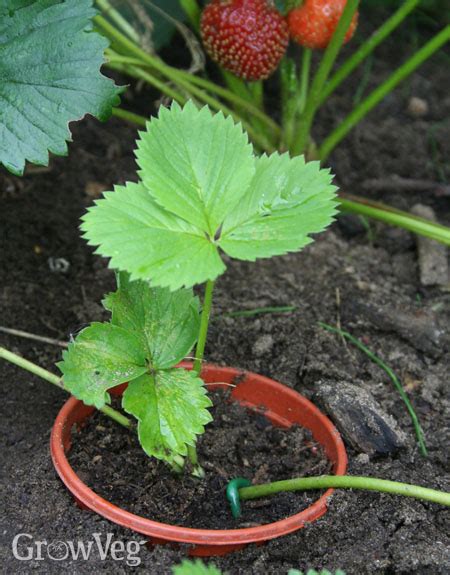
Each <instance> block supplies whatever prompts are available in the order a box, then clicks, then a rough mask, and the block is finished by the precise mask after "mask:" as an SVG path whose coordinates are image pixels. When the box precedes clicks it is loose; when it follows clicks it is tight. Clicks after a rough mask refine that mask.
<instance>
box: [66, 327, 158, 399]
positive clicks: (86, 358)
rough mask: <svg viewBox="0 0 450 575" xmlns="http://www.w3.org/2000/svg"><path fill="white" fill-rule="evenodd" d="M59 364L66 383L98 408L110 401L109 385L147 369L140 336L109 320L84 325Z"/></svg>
mask: <svg viewBox="0 0 450 575" xmlns="http://www.w3.org/2000/svg"><path fill="white" fill-rule="evenodd" d="M58 367H59V369H60V370H61V372H62V374H63V382H64V387H65V388H66V389H67V390H68V391H70V393H72V395H74V396H75V397H77V398H78V399H81V400H82V401H83V402H84V403H86V404H87V405H94V406H95V407H96V408H97V409H98V408H100V407H103V406H104V405H105V403H108V402H109V394H108V393H106V392H107V390H108V389H110V388H112V387H115V386H116V385H119V384H120V383H125V382H126V381H131V380H133V379H134V378H136V377H139V376H140V375H142V374H143V373H145V372H146V371H147V366H146V364H145V348H143V347H142V345H141V341H140V340H139V338H138V337H136V336H135V335H133V334H132V333H130V332H128V331H127V330H125V329H123V328H121V327H118V326H115V325H111V324H107V323H93V324H92V325H90V326H89V327H87V328H86V329H84V330H83V331H82V332H81V333H80V334H79V335H78V336H77V338H76V340H75V342H73V343H71V344H70V345H69V348H68V349H67V351H65V352H64V353H63V361H62V362H60V363H59V364H58Z"/></svg>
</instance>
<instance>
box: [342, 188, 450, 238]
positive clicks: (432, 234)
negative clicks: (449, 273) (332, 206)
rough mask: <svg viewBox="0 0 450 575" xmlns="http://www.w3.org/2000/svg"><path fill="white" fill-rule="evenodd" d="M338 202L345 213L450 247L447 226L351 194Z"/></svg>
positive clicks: (449, 231) (449, 234)
mask: <svg viewBox="0 0 450 575" xmlns="http://www.w3.org/2000/svg"><path fill="white" fill-rule="evenodd" d="M338 201H339V208H340V209H341V210H342V211H344V212H350V213H353V214H361V215H363V216H367V217H369V218H372V219H375V220H379V221H380V222H384V223H386V224H390V225H393V226H397V227H399V228H403V229H405V230H409V231H410V232H413V233H415V234H419V235H421V236H425V237H426V238H431V239H433V240H436V241H437V242H440V243H441V244H445V245H447V246H450V228H447V227H446V226H442V225H440V224H436V223H435V222H432V221H430V220H426V219H424V218H420V217H418V216H413V215H411V214H408V213H407V212H402V211H401V210H397V209H395V208H392V207H390V206H386V205H385V204H382V203H380V202H373V201H371V200H367V199H365V198H357V197H355V196H352V195H350V194H345V195H344V194H341V196H339V197H338Z"/></svg>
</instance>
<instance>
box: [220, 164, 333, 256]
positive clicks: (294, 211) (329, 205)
mask: <svg viewBox="0 0 450 575" xmlns="http://www.w3.org/2000/svg"><path fill="white" fill-rule="evenodd" d="M331 180H332V176H331V175H330V173H329V171H328V170H321V169H320V166H319V163H318V162H309V163H306V164H305V162H304V159H303V158H302V157H298V158H292V159H290V158H289V157H288V156H287V155H283V156H279V155H278V154H273V155H272V156H270V157H269V158H267V157H262V158H260V159H259V160H258V161H257V164H256V174H255V177H254V179H253V181H252V183H251V185H250V188H249V189H248V191H247V193H246V194H245V196H244V198H243V201H242V203H241V206H242V209H240V210H239V211H237V212H236V213H235V214H233V215H231V216H230V217H229V218H228V219H227V220H226V221H225V222H224V225H223V230H222V235H221V237H220V240H219V242H218V244H219V246H220V247H221V248H222V249H223V250H224V251H225V252H226V253H227V254H228V255H230V256H231V257H234V258H237V259H243V260H255V259H257V258H267V257H271V256H274V255H281V254H284V253H287V252H294V251H298V250H300V249H301V248H302V247H304V246H306V245H307V244H309V243H311V242H312V241H313V240H312V238H311V237H309V235H310V234H313V233H318V232H321V231H323V230H324V229H325V228H326V227H327V226H328V225H329V224H330V223H331V222H332V221H333V216H334V215H335V214H336V211H337V210H336V202H335V192H336V188H335V187H334V186H333V185H331Z"/></svg>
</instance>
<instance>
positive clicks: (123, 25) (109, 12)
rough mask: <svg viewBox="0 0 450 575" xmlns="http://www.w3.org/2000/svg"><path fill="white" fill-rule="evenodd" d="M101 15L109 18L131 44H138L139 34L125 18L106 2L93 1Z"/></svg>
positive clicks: (104, 0) (100, 0) (101, 0)
mask: <svg viewBox="0 0 450 575" xmlns="http://www.w3.org/2000/svg"><path fill="white" fill-rule="evenodd" d="M95 3H96V4H97V6H98V7H99V8H100V10H101V11H102V13H103V14H104V15H105V16H109V18H110V19H111V20H112V21H113V22H114V23H115V24H116V25H117V26H118V27H119V28H120V29H121V30H122V32H124V33H125V34H126V35H127V36H128V37H129V38H130V39H131V40H133V42H136V43H139V41H140V38H139V34H138V33H137V32H136V30H135V29H134V28H133V26H132V25H131V24H130V23H129V22H128V20H127V19H126V18H124V17H123V16H122V14H121V13H120V12H118V11H117V10H116V9H115V8H114V6H112V5H111V4H110V3H109V2H108V0H95Z"/></svg>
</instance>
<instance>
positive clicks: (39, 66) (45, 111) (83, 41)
mask: <svg viewBox="0 0 450 575" xmlns="http://www.w3.org/2000/svg"><path fill="white" fill-rule="evenodd" d="M94 14H95V11H94V10H93V9H92V1H91V0H66V1H63V0H35V1H33V0H0V164H4V165H5V166H6V168H7V169H8V170H10V171H11V172H13V173H15V174H22V173H23V169H24V166H25V161H26V160H29V161H30V162H33V163H35V164H40V165H46V164H47V163H48V151H50V152H52V153H54V154H57V155H65V154H66V153H67V144H66V141H68V140H70V130H69V128H68V123H69V122H70V121H72V120H79V119H81V118H82V117H83V116H85V115H86V114H92V115H93V116H95V117H97V118H99V119H100V120H105V119H107V118H108V117H109V115H110V114H111V111H112V106H114V105H117V104H118V103H119V98H118V93H119V89H118V88H117V87H115V86H114V84H113V82H112V81H111V80H110V79H108V78H106V77H104V76H102V75H101V74H100V71H99V69H100V66H101V64H102V62H103V51H104V49H105V47H106V46H107V41H106V40H105V39H104V38H103V37H102V36H100V35H99V34H97V33H94V32H92V30H91V28H92V25H91V18H92V17H93V16H94Z"/></svg>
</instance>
